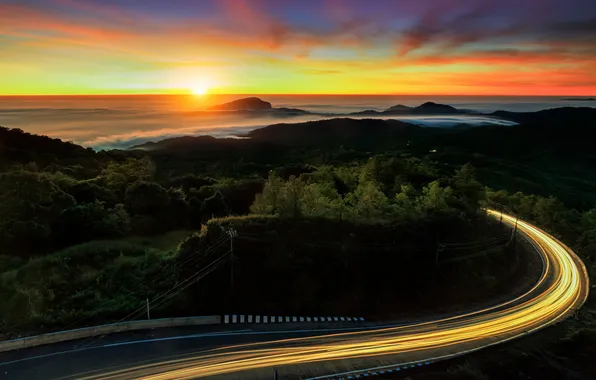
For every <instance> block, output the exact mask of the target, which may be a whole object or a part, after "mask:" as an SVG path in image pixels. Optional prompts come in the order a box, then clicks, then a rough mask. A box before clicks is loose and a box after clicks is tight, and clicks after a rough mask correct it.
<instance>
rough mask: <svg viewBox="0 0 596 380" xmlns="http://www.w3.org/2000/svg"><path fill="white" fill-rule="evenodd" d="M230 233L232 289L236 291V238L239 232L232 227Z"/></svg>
mask: <svg viewBox="0 0 596 380" xmlns="http://www.w3.org/2000/svg"><path fill="white" fill-rule="evenodd" d="M228 235H230V289H231V290H232V292H234V238H235V237H236V236H238V232H237V231H236V230H235V229H232V228H230V229H229V230H228Z"/></svg>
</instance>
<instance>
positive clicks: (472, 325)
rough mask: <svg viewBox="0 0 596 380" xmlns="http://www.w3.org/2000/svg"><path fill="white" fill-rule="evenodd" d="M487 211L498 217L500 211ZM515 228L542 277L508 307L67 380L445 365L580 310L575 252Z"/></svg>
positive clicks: (530, 229) (582, 287)
mask: <svg viewBox="0 0 596 380" xmlns="http://www.w3.org/2000/svg"><path fill="white" fill-rule="evenodd" d="M487 212H488V214H489V215H491V216H493V217H495V218H497V219H500V218H501V213H499V212H497V211H494V210H487ZM502 220H503V222H504V223H506V224H508V225H510V226H513V225H514V224H515V222H516V220H515V218H514V217H512V216H509V215H506V214H502ZM517 228H518V232H519V233H520V234H521V235H522V236H523V237H524V238H525V239H526V240H528V241H529V242H530V243H531V244H532V245H533V246H534V247H535V248H536V250H537V251H538V252H539V254H540V255H541V257H542V259H543V262H544V270H543V273H542V276H541V277H540V279H539V280H538V282H537V283H536V284H535V286H534V287H533V288H532V289H530V290H529V291H527V292H526V293H524V294H523V295H521V296H519V297H517V298H515V299H512V300H509V301H507V302H504V303H501V304H498V305H495V306H492V307H488V308H485V309H482V310H478V311H475V312H471V313H466V314H462V315H457V316H453V317H449V318H443V319H438V320H434V321H429V322H423V323H416V324H411V325H405V326H396V327H388V328H375V329H370V330H362V331H353V332H344V333H338V334H325V335H316V336H307V337H298V338H291V339H280V340H267V341H260V342H256V343H248V344H236V345H228V346H224V347H220V348H215V349H209V350H203V351H201V352H196V353H191V354H186V355H181V356H178V357H170V358H167V359H166V358H163V359H161V360H152V361H151V362H148V363H145V364H143V363H138V364H131V366H123V367H119V368H113V369H111V370H108V369H103V370H101V371H94V372H90V373H87V374H81V373H79V374H77V375H76V377H72V378H77V379H87V380H92V379H131V378H143V379H147V380H167V379H194V378H199V377H209V376H217V375H224V376H223V377H222V378H260V377H263V378H270V376H268V375H266V374H265V372H262V371H264V369H269V368H271V367H275V368H281V369H282V370H283V372H284V373H294V374H298V375H300V376H301V377H306V378H319V377H320V378H323V377H326V375H331V374H333V373H335V372H341V369H342V368H343V369H345V370H346V371H353V370H356V369H359V368H360V369H364V368H371V367H376V368H382V367H383V363H395V364H397V363H401V364H403V363H413V362H420V361H433V360H439V359H446V358H449V357H453V356H458V355H463V354H465V353H468V352H472V351H476V350H479V349H482V348H485V347H488V346H491V345H494V344H498V343H502V342H505V341H508V340H511V339H514V338H517V337H520V336H523V335H525V334H528V333H532V332H534V331H536V330H539V329H541V328H544V327H546V326H549V325H551V324H553V323H556V322H558V321H560V320H562V319H563V318H565V317H567V316H569V315H571V314H572V313H574V312H575V311H576V310H577V309H579V308H580V307H581V305H582V304H583V303H584V302H585V300H586V298H587V294H588V275H587V272H586V269H585V267H584V265H583V263H582V262H581V260H580V259H579V258H578V257H577V256H576V255H575V253H574V252H573V251H572V250H571V249H569V248H568V247H567V246H565V245H564V244H563V243H561V242H560V241H558V240H557V239H555V238H554V237H552V236H551V235H549V234H547V233H546V232H544V231H542V230H540V229H539V228H537V227H535V226H533V225H531V224H529V223H527V222H524V221H521V220H518V221H517ZM337 363H340V364H339V365H338V364H337ZM268 373H269V372H268ZM65 378H71V377H65Z"/></svg>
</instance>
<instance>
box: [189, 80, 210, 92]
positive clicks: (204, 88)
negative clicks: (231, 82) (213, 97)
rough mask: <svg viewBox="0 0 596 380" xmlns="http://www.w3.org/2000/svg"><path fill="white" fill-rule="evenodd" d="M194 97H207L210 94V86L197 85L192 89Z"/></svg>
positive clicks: (202, 83) (204, 84) (205, 84)
mask: <svg viewBox="0 0 596 380" xmlns="http://www.w3.org/2000/svg"><path fill="white" fill-rule="evenodd" d="M190 92H192V93H193V95H206V94H207V93H208V92H209V84H207V83H205V82H200V83H195V84H193V85H192V86H191V87H190Z"/></svg>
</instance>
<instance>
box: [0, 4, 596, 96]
mask: <svg viewBox="0 0 596 380" xmlns="http://www.w3.org/2000/svg"><path fill="white" fill-rule="evenodd" d="M0 56H1V59H0V94H5V95H15V94H126V93H188V92H190V91H194V92H197V93H202V92H205V91H208V92H210V93H228V94H300V93H307V94H319V93H320V94H453V95H458V94H470V95H473V94H477V95H489V94H490V95H596V75H595V74H594V72H595V69H596V1H594V0H565V1H561V0H539V1H529V0H527V1H526V0H492V1H488V0H486V1H484V0H428V1H423V0H415V1H414V0H412V1H409V0H377V1H374V0H366V1H360V0H354V1H340V0H299V1H289V0H270V1H269V0H262V1H259V0H212V1H208V0H201V1H191V0H142V1H133V0H127V1H115V0H96V1H91V0H45V1H44V0H17V1H14V2H7V1H4V0H0Z"/></svg>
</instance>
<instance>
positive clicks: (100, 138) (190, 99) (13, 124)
mask: <svg viewBox="0 0 596 380" xmlns="http://www.w3.org/2000/svg"><path fill="white" fill-rule="evenodd" d="M245 96H248V95H211V96H205V97H197V96H187V95H169V96H168V95H142V96H139V95H136V96H43V97H0V126H5V127H8V128H20V129H23V130H25V131H27V132H31V133H36V134H43V135H48V136H51V137H56V138H60V139H63V140H67V141H73V142H75V143H78V144H81V145H84V146H90V147H93V148H95V149H110V148H127V147H130V146H132V145H135V144H140V143H143V142H147V141H158V140H161V139H164V138H169V137H176V136H184V135H211V136H216V137H226V136H234V135H237V134H242V133H246V132H248V131H250V130H252V129H255V128H260V127H263V126H267V125H271V124H276V123H282V122H283V123H296V122H304V121H312V120H321V119H326V118H330V116H329V115H325V114H347V113H350V112H357V111H362V110H367V109H372V110H378V111H381V110H384V109H386V108H389V107H391V106H393V105H396V104H403V105H407V106H418V105H420V104H422V103H424V102H427V101H433V102H436V103H442V104H449V105H451V106H454V107H456V108H460V109H466V110H473V111H477V112H481V113H491V112H494V111H496V110H507V111H518V112H523V111H538V110H542V109H547V108H554V107H563V106H574V107H581V106H591V107H593V106H596V102H590V101H577V100H576V101H572V100H563V98H564V97H463V96H354V95H349V96H337V95H334V96H331V95H308V96H307V95H259V97H260V98H261V99H263V100H266V101H269V102H271V103H272V104H273V107H276V108H279V107H288V108H300V109H303V110H307V111H310V112H313V113H317V115H302V116H293V117H287V116H286V117H284V116H280V115H279V114H278V115H273V114H263V113H258V114H255V115H253V116H249V115H238V114H234V113H213V112H205V110H206V108H208V107H209V106H212V105H214V104H219V103H224V102H228V101H231V100H234V99H238V98H242V97H245ZM334 117H337V116H334ZM350 117H355V116H350ZM367 117H368V118H369V117H370V116H367ZM383 118H384V119H387V118H395V119H399V120H404V121H407V122H411V123H414V124H418V125H422V126H428V127H442V128H446V127H451V126H454V125H458V124H461V123H466V124H471V125H478V126H481V125H487V124H495V123H498V124H510V123H508V122H504V121H500V120H497V119H494V118H489V117H485V116H482V115H474V116H470V115H461V116H400V117H387V116H384V117H383Z"/></svg>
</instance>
